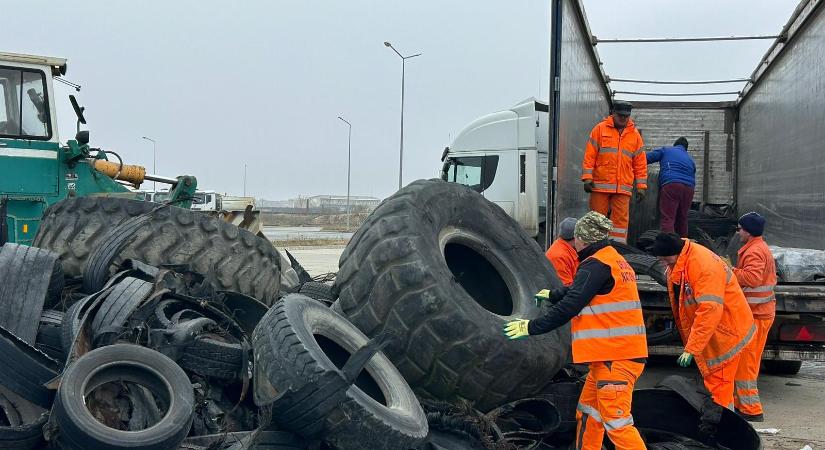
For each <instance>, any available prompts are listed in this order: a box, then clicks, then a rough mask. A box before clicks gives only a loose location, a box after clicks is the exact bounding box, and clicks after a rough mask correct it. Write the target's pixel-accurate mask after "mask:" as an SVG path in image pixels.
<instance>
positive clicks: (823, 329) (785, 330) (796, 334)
mask: <svg viewBox="0 0 825 450" xmlns="http://www.w3.org/2000/svg"><path fill="white" fill-rule="evenodd" d="M779 340H780V341H792V342H825V325H800V324H785V325H782V326H781V327H780V328H779Z"/></svg>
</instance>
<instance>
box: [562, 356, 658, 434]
mask: <svg viewBox="0 0 825 450" xmlns="http://www.w3.org/2000/svg"><path fill="white" fill-rule="evenodd" d="M644 367H645V365H644V364H643V363H640V362H635V361H630V360H621V361H605V362H592V363H590V373H588V374H587V379H586V380H585V383H584V389H582V393H581V396H580V397H579V405H578V407H577V408H576V409H577V411H576V421H577V422H578V424H577V426H576V450H601V448H602V439H604V432H605V431H607V437H608V438H610V441H611V442H613V445H615V446H616V449H618V450H625V449H632V450H636V449H644V448H645V443H644V441H642V436H641V435H640V434H639V431H638V430H637V429H636V427H634V426H633V416H632V415H630V404H631V402H632V400H633V386H634V385H635V384H636V380H637V379H638V378H639V375H641V374H642V370H644Z"/></svg>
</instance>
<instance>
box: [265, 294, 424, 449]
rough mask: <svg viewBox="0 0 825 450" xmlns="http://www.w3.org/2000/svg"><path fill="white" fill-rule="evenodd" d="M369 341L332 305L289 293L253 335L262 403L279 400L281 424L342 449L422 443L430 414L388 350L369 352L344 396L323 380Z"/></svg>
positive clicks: (275, 412)
mask: <svg viewBox="0 0 825 450" xmlns="http://www.w3.org/2000/svg"><path fill="white" fill-rule="evenodd" d="M367 342H368V339H367V337H366V336H364V334H363V333H361V332H360V331H358V329H357V328H355V326H353V325H352V324H351V323H349V322H348V321H346V320H345V319H344V318H343V317H341V316H339V315H338V314H336V313H334V312H332V311H331V310H330V309H329V308H326V307H324V306H323V305H321V304H319V303H318V302H316V301H314V300H312V299H310V298H308V297H306V296H303V295H300V294H291V295H287V296H286V297H284V298H283V300H282V301H281V302H279V303H278V304H276V305H275V306H274V307H273V308H272V309H270V310H269V312H267V314H266V315H265V316H264V318H263V319H262V320H261V323H260V324H258V326H257V327H256V328H255V332H254V333H253V336H252V343H253V348H254V352H255V371H256V373H255V377H254V378H255V380H256V390H255V403H256V404H258V405H259V406H262V405H272V412H273V421H274V422H275V423H276V424H277V425H278V426H280V427H283V428H284V429H287V430H289V431H292V432H295V433H298V434H301V435H303V436H305V437H309V438H313V437H316V436H317V435H318V434H320V436H319V437H321V438H322V439H324V441H327V442H329V443H331V444H332V445H333V446H334V447H336V448H339V449H341V450H349V449H362V448H369V449H375V450H381V449H407V448H416V446H417V445H418V444H419V443H421V442H422V441H423V440H424V439H425V438H426V437H427V418H426V416H425V415H424V411H423V410H422V409H421V405H420V404H419V403H418V399H417V398H416V397H415V394H413V392H412V390H411V389H410V387H409V385H408V384H407V382H406V381H404V378H403V377H402V376H401V374H400V373H399V372H398V370H397V369H396V368H395V367H394V366H393V365H392V363H391V362H390V360H389V359H388V358H387V357H386V356H384V355H383V354H382V353H380V352H379V353H376V354H375V355H373V356H372V358H370V359H369V361H368V362H367V364H366V366H364V369H363V371H361V373H360V374H359V375H358V378H357V379H356V380H355V384H354V385H351V386H349V387H344V389H346V392H344V393H343V397H342V398H339V397H338V396H335V395H333V394H336V393H337V392H325V390H324V388H325V387H327V386H329V385H330V384H329V383H324V382H323V381H324V380H326V379H328V377H330V376H332V377H337V376H339V375H338V373H339V370H340V369H341V368H342V367H343V366H344V364H345V363H346V362H347V360H348V359H349V357H350V356H351V355H353V354H354V353H355V352H356V351H357V350H358V349H360V348H361V347H363V346H365V345H366V344H367ZM333 386H339V385H333ZM330 400H332V401H333V403H330ZM341 400H342V401H341ZM273 402H277V403H275V404H273Z"/></svg>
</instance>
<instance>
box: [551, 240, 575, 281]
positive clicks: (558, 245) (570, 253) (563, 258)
mask: <svg viewBox="0 0 825 450" xmlns="http://www.w3.org/2000/svg"><path fill="white" fill-rule="evenodd" d="M545 256H547V259H549V260H550V264H552V265H553V268H555V269H556V274H557V275H558V276H559V279H560V280H561V282H562V283H563V284H564V285H565V286H570V285H571V284H573V277H574V276H576V269H578V268H579V255H578V254H577V253H576V249H575V248H573V246H572V245H570V243H569V242H567V241H565V240H564V239H561V238H559V239H556V240H555V241H554V242H553V244H552V245H551V246H550V248H548V249H547V253H545Z"/></svg>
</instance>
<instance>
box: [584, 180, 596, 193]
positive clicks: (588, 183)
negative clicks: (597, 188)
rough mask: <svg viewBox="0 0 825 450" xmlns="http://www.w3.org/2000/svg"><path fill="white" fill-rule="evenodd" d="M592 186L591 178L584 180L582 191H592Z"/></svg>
mask: <svg viewBox="0 0 825 450" xmlns="http://www.w3.org/2000/svg"><path fill="white" fill-rule="evenodd" d="M593 187H594V185H593V180H584V192H587V193H588V194H589V193H591V192H593Z"/></svg>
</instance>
